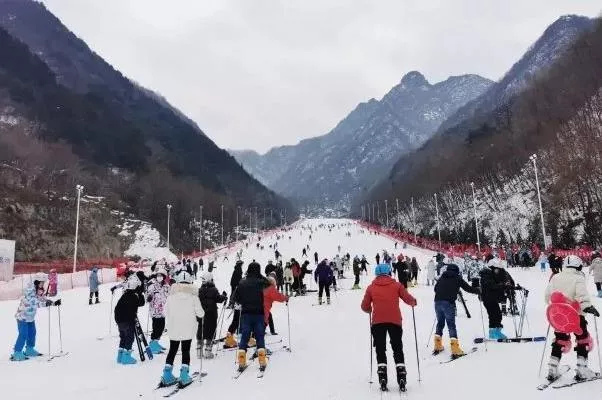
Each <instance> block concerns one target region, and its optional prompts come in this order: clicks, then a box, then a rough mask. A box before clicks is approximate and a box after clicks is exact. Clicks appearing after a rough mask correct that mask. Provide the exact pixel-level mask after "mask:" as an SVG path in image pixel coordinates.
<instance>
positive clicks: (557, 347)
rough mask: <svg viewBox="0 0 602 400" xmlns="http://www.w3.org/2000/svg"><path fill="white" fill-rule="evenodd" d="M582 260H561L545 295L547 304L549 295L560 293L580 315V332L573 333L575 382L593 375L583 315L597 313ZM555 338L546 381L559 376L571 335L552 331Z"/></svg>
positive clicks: (570, 257) (569, 258) (589, 343)
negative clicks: (561, 264)
mask: <svg viewBox="0 0 602 400" xmlns="http://www.w3.org/2000/svg"><path fill="white" fill-rule="evenodd" d="M583 265H584V263H583V261H582V260H581V259H580V258H579V257H577V256H567V257H566V258H565V259H564V263H563V268H562V271H560V272H559V273H557V274H555V275H554V276H552V278H551V279H550V282H549V283H548V287H547V288H546V292H545V301H546V303H547V304H550V302H551V301H550V299H551V297H552V294H554V293H557V292H560V293H562V294H563V295H564V297H565V298H566V299H567V300H568V301H569V302H577V303H579V306H580V310H581V315H580V326H581V329H582V333H581V334H580V335H577V334H575V339H576V341H577V345H576V346H575V352H576V353H577V369H576V375H575V380H578V381H579V380H584V379H591V378H593V377H595V376H596V373H595V372H593V371H592V370H591V369H589V368H588V366H587V355H588V352H590V351H591V350H592V349H593V347H594V341H593V339H592V337H591V336H590V335H589V333H588V331H587V320H586V319H585V316H584V313H589V314H592V315H594V316H595V317H599V316H600V313H599V312H598V310H596V308H595V307H594V306H593V305H592V302H591V300H590V297H589V293H588V291H587V284H586V279H585V274H584V273H583V271H582V269H583ZM554 336H555V337H556V339H555V340H554V341H553V342H552V354H551V356H550V361H549V363H548V380H550V381H553V380H556V379H557V378H558V377H559V371H558V364H559V363H560V358H561V357H562V353H566V352H568V351H570V349H571V336H570V335H569V334H567V333H563V332H557V331H555V332H554Z"/></svg>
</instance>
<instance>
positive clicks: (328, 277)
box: [314, 259, 334, 304]
mask: <svg viewBox="0 0 602 400" xmlns="http://www.w3.org/2000/svg"><path fill="white" fill-rule="evenodd" d="M333 278H334V274H333V272H332V269H331V267H330V265H329V264H328V260H326V259H324V260H322V261H321V262H320V264H318V266H317V267H316V270H315V271H314V280H315V281H316V283H317V284H318V304H322V294H323V293H324V292H326V304H330V285H331V284H332V281H333Z"/></svg>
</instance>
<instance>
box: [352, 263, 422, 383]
mask: <svg viewBox="0 0 602 400" xmlns="http://www.w3.org/2000/svg"><path fill="white" fill-rule="evenodd" d="M374 274H375V275H376V278H374V280H373V281H372V283H371V284H370V286H368V288H367V289H366V293H365V294H364V299H363V300H362V304H361V308H362V310H363V311H364V312H367V313H372V317H371V319H370V320H371V323H372V327H371V332H372V337H373V339H374V347H375V348H376V362H377V365H378V368H377V374H378V380H379V382H380V385H381V390H386V386H387V353H386V339H387V334H388V335H389V341H390V343H391V347H392V349H393V358H394V360H395V369H396V372H397V383H398V384H399V387H400V389H402V390H405V385H406V375H407V372H406V366H405V359H404V354H403V342H402V334H403V330H402V324H401V321H402V319H401V310H400V309H399V299H402V300H403V301H404V303H406V304H408V305H409V306H411V307H415V306H416V304H417V302H416V299H415V298H414V297H412V295H410V294H409V293H408V291H407V290H406V289H405V288H404V287H403V286H402V285H401V284H400V283H399V282H396V281H395V280H394V279H393V278H391V266H390V265H389V264H379V265H377V266H376V268H375V270H374Z"/></svg>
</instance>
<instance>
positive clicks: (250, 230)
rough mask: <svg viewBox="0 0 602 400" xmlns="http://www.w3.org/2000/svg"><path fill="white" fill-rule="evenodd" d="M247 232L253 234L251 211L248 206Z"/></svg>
mask: <svg viewBox="0 0 602 400" xmlns="http://www.w3.org/2000/svg"><path fill="white" fill-rule="evenodd" d="M249 232H250V233H251V235H252V234H253V212H252V211H251V209H250V208H249Z"/></svg>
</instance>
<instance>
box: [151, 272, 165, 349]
mask: <svg viewBox="0 0 602 400" xmlns="http://www.w3.org/2000/svg"><path fill="white" fill-rule="evenodd" d="M168 294H169V284H168V283H167V272H166V271H165V270H164V269H163V268H159V269H157V270H156V272H155V273H154V274H153V275H152V276H151V280H150V284H149V285H148V288H147V289H146V300H147V301H148V304H149V310H150V311H149V312H150V317H151V318H152V324H153V330H152V332H151V341H150V343H149V344H148V346H149V347H150V349H151V351H152V352H153V354H159V353H163V352H164V351H165V350H166V349H165V347H163V346H161V344H160V343H159V339H161V336H162V335H163V330H164V329H165V303H166V302H167V295H168Z"/></svg>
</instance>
